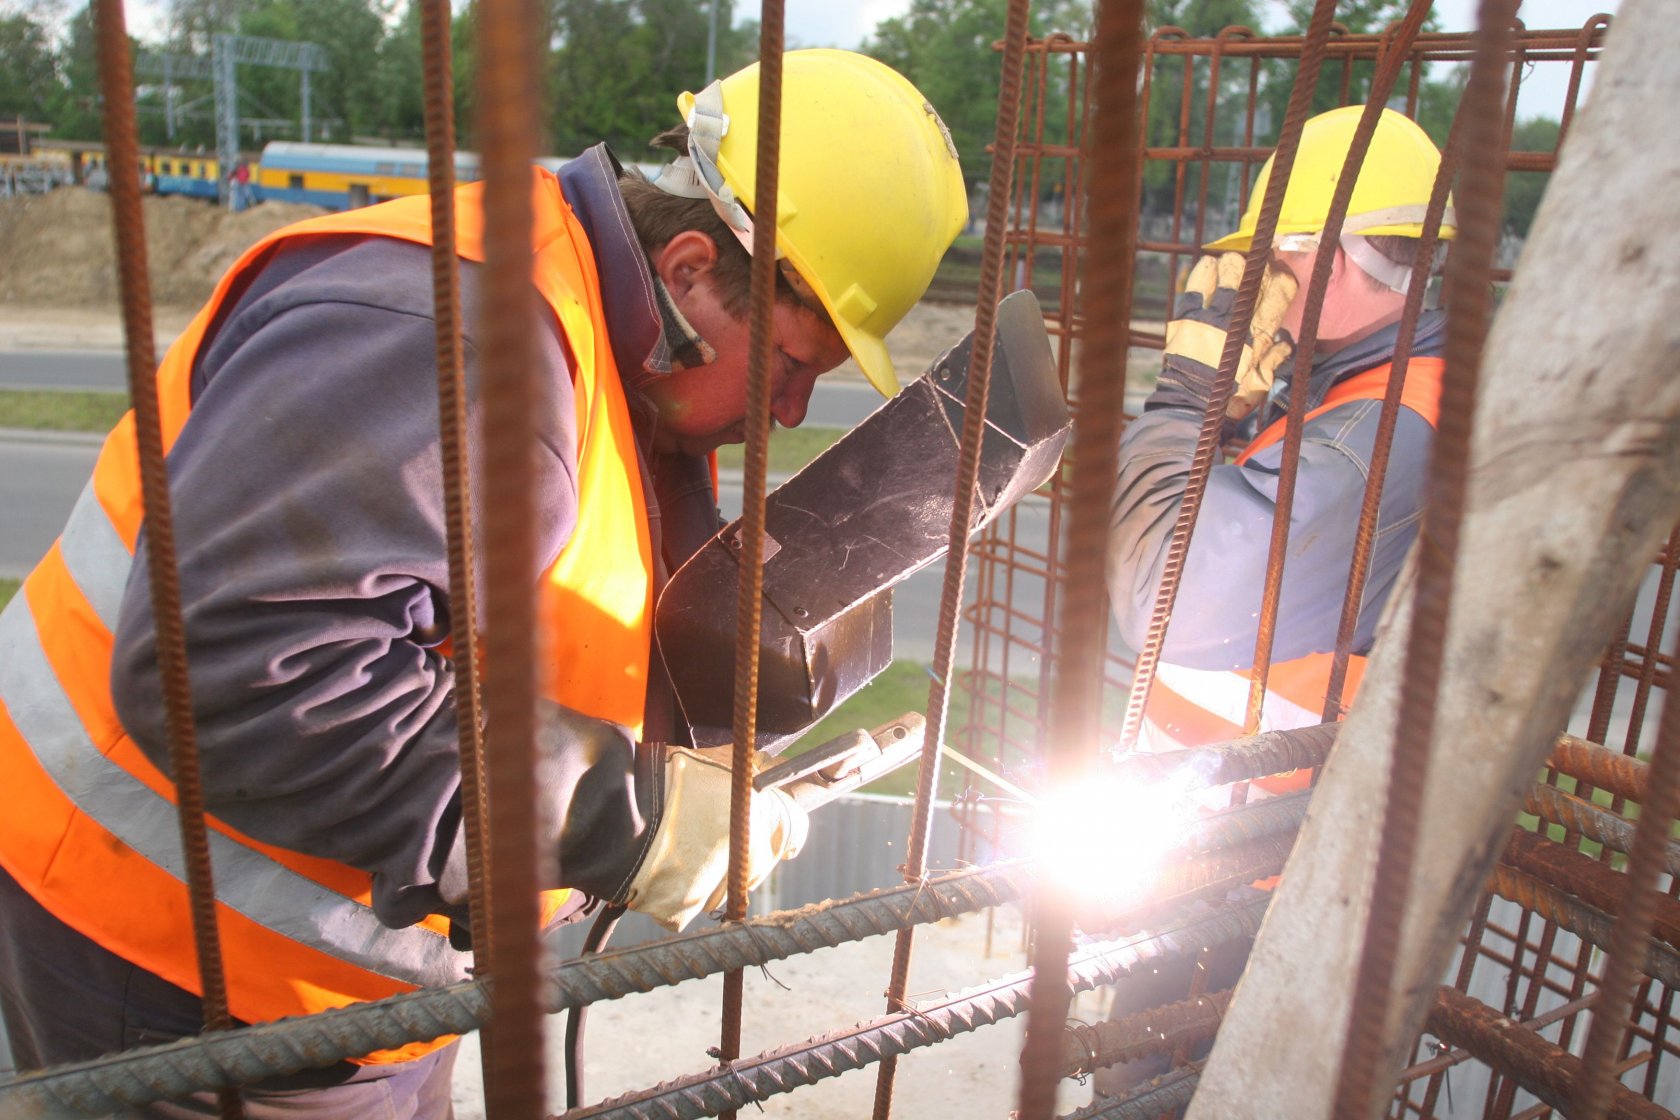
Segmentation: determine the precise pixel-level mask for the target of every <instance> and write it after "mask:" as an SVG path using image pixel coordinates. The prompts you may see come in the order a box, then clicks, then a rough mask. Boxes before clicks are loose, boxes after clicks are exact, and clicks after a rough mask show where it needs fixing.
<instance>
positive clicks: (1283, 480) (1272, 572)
mask: <svg viewBox="0 0 1680 1120" xmlns="http://www.w3.org/2000/svg"><path fill="white" fill-rule="evenodd" d="M1430 4H1431V0H1412V2H1411V6H1410V7H1409V8H1408V9H1407V11H1406V17H1405V19H1403V20H1402V21H1401V23H1400V27H1399V30H1398V31H1397V32H1396V33H1395V36H1394V38H1393V40H1392V41H1385V45H1384V48H1383V51H1382V54H1381V56H1380V57H1381V62H1380V63H1379V64H1378V65H1377V71H1376V73H1375V74H1374V75H1372V77H1371V89H1370V94H1369V96H1368V97H1367V98H1366V101H1365V108H1364V110H1363V111H1362V112H1361V114H1360V117H1359V123H1358V124H1357V125H1355V126H1354V130H1353V136H1352V137H1351V138H1350V139H1349V141H1348V150H1347V155H1346V156H1345V157H1344V158H1343V161H1342V167H1341V170H1340V172H1339V173H1338V175H1337V177H1336V186H1335V189H1334V190H1333V191H1332V192H1331V195H1330V209H1329V212H1328V213H1326V214H1325V215H1324V225H1323V227H1322V228H1321V229H1320V230H1319V251H1318V253H1317V254H1316V255H1315V256H1314V258H1313V266H1312V274H1311V276H1310V277H1309V279H1308V281H1307V294H1306V304H1305V309H1304V310H1303V312H1302V315H1301V332H1300V338H1299V339H1298V340H1297V341H1296V344H1295V358H1294V361H1295V374H1294V376H1293V377H1292V378H1291V379H1290V386H1289V410H1288V418H1287V420H1286V421H1285V423H1284V429H1283V460H1282V462H1281V464H1280V465H1279V470H1278V476H1277V495H1276V497H1275V499H1274V506H1275V508H1274V510H1273V513H1272V540H1271V546H1270V548H1269V550H1268V551H1267V554H1266V580H1265V586H1264V588H1263V589H1262V591H1261V596H1260V617H1259V622H1258V625H1257V626H1256V628H1255V640H1254V660H1253V667H1252V668H1251V669H1250V670H1249V681H1248V714H1247V715H1246V716H1245V717H1244V720H1243V730H1244V732H1245V733H1247V734H1251V735H1252V734H1253V733H1254V732H1256V731H1258V730H1260V726H1261V723H1260V720H1261V714H1262V712H1263V710H1264V708H1265V703H1266V682H1267V680H1268V679H1269V677H1270V674H1271V667H1272V646H1273V643H1274V640H1275V638H1276V636H1277V623H1278V609H1279V604H1280V603H1281V602H1282V599H1283V572H1284V566H1285V561H1286V560H1287V559H1288V555H1289V526H1290V522H1291V519H1292V514H1293V511H1294V508H1295V483H1296V480H1297V479H1298V478H1299V477H1300V467H1301V442H1302V440H1303V438H1304V437H1305V429H1306V421H1307V398H1308V397H1309V396H1310V395H1311V390H1312V380H1313V379H1312V376H1311V374H1312V367H1313V359H1314V358H1315V357H1316V355H1317V352H1318V324H1319V320H1320V318H1321V316H1322V314H1323V312H1324V295H1325V293H1326V292H1327V291H1329V288H1330V272H1331V269H1332V268H1333V267H1334V266H1335V264H1336V261H1337V259H1338V256H1339V254H1338V252H1337V248H1336V247H1338V246H1339V245H1340V244H1341V237H1342V227H1343V225H1344V224H1345V223H1346V220H1347V212H1348V206H1349V204H1350V203H1352V201H1353V189H1354V186H1355V184H1357V183H1358V182H1359V179H1360V169H1361V168H1362V167H1363V166H1364V163H1365V153H1366V152H1367V151H1368V150H1369V149H1370V146H1371V138H1372V137H1374V136H1375V135H1376V132H1377V122H1378V121H1379V120H1380V119H1381V117H1382V113H1383V111H1384V105H1385V104H1386V103H1387V101H1388V96H1389V93H1390V92H1391V91H1392V90H1393V89H1394V82H1395V80H1396V79H1397V78H1399V76H1400V65H1401V63H1402V62H1403V61H1404V59H1405V56H1406V52H1407V51H1408V50H1410V49H1411V45H1412V42H1413V41H1414V40H1415V39H1416V38H1417V34H1418V31H1419V30H1420V29H1421V28H1422V27H1423V21H1424V17H1425V16H1427V15H1428V14H1429V10H1430ZM1385 40H1386V37H1385ZM1351 61H1352V60H1351V59H1347V60H1345V62H1344V68H1343V71H1342V82H1343V85H1344V87H1345V86H1346V84H1347V80H1348V77H1349V72H1348V70H1347V68H1346V63H1347V62H1351ZM1267 248H1268V250H1269V249H1270V246H1267ZM1420 255H1421V254H1420ZM1268 260H1269V253H1268ZM1268 267H1269V265H1268ZM1348 593H1349V594H1352V587H1351V586H1350V587H1349V589H1348ZM1324 718H1325V719H1328V718H1330V717H1329V716H1325V717H1324Z"/></svg>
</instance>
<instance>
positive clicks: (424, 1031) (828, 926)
mask: <svg viewBox="0 0 1680 1120" xmlns="http://www.w3.org/2000/svg"><path fill="white" fill-rule="evenodd" d="M1036 875H1037V870H1036V865H1034V864H1032V863H1009V864H1000V865H997V866H994V867H987V868H976V869H972V870H967V871H957V872H952V873H950V874H947V875H942V876H939V877H938V878H933V879H928V880H926V881H924V882H921V883H906V884H903V885H901V886H897V887H890V888H887V889H885V890H879V891H871V892H869V893H868V894H862V895H858V896H856V897H854V898H850V899H845V900H842V901H837V902H836V901H831V902H821V903H817V904H815V905H812V906H807V907H804V908H802V909H799V910H790V911H785V912H781V913H776V914H768V915H765V916H764V917H762V918H755V919H752V920H750V921H746V922H738V923H730V924H728V925H721V926H716V927H713V928H711V929H706V930H696V931H694V932H691V933H685V934H681V935H678V936H676V937H672V938H667V939H665V940H663V941H658V942H654V943H652V944H649V945H641V946H637V947H635V948H631V949H615V950H611V951H609V952H606V953H602V954H600V955H599V956H593V957H576V958H572V959H569V960H566V961H563V962H561V963H560V964H558V965H553V966H550V967H549V968H548V970H547V971H546V973H545V974H544V975H543V977H542V978H541V981H540V983H538V984H536V985H534V988H535V990H536V991H537V994H538V996H539V998H540V999H541V1002H542V1006H543V1007H544V1009H545V1010H547V1011H549V1012H559V1011H565V1010H567V1009H569V1008H573V1007H582V1006H586V1005H588V1004H593V1003H599V1002H602V1001H604V1000H611V999H618V998H620V997H622V996H626V995H630V994H632V993H635V992H651V991H653V990H655V989H656V988H662V987H669V986H671V985H673V984H678V983H681V982H682V981H684V980H695V979H699V978H701V977H704V976H713V975H717V974H718V973H722V972H726V971H728V970H730V969H741V968H746V967H750V966H753V965H761V964H767V963H769V962H771V961H776V960H784V959H786V958H788V957H792V956H797V955H799V954H801V953H811V952H815V951H816V950H818V949H824V948H831V947H833V946H835V945H843V944H845V943H847V942H851V941H861V940H863V939H864V938H866V937H875V936H879V935H881V934H884V933H888V932H890V931H892V930H896V929H900V928H902V927H903V926H905V925H907V924H923V923H926V922H937V921H941V920H943V919H946V918H953V917H956V916H958V915H961V914H973V913H977V912H979V911H981V910H985V909H988V908H991V907H995V906H1002V905H1004V904H1005V903H1009V902H1015V901H1017V900H1019V899H1022V898H1024V897H1025V896H1026V895H1027V894H1028V892H1029V890H1030V889H1031V888H1032V887H1033V886H1034V884H1035V879H1036ZM1253 921H1254V923H1255V925H1256V928H1258V922H1259V915H1258V914H1256V915H1255V916H1254V918H1253ZM1189 928H1190V929H1192V930H1193V929H1197V928H1204V927H1200V926H1194V927H1189ZM1181 932H1182V931H1181ZM1185 935H1186V936H1189V933H1187V932H1186V933H1185ZM1247 935H1248V936H1252V930H1251V931H1250V932H1249V933H1248V934H1247ZM491 986H492V985H491V982H490V981H489V980H484V979H480V980H473V981H469V982H467V983H462V984H454V985H450V986H449V987H445V988H430V989H424V990H421V991H416V992H408V993H405V994H403V995H400V996H393V997H390V998H388V999H383V1000H376V1001H369V1002H366V1003H358V1004H353V1005H351V1006H349V1007H343V1008H338V1009H335V1010H331V1011H323V1012H319V1013H317V1014H315V1015H310V1016H307V1017H302V1018H295V1019H284V1020H280V1021H278V1022H273V1023H263V1024H260V1025H258V1026H253V1027H242V1028H239V1029H236V1030H231V1031H219V1032H216V1033H214V1034H211V1035H206V1036H203V1037H202V1038H194V1039H182V1040H180V1041H178V1042H173V1043H169V1044H167V1045H163V1046H153V1047H145V1048H141V1049H136V1050H129V1051H125V1052H123V1053H121V1054H115V1055H111V1056H109V1057H105V1058H99V1059H96V1060H93V1061H89V1062H79V1063H75V1064H70V1065H62V1066H57V1067H55V1068H53V1069H50V1070H43V1071H41V1072H38V1073H28V1074H24V1075H23V1076H21V1077H18V1078H16V1079H14V1080H12V1081H7V1082H4V1083H0V1120H53V1118H70V1117H89V1116H103V1115H105V1114H106V1113H110V1112H115V1111H120V1110H122V1109H125V1108H133V1107H137V1106H139V1105H143V1104H145V1103H146V1102H148V1101H152V1100H159V1099H165V1098H173V1097H181V1096H186V1095H188V1094H190V1093H196V1092H200V1091H202V1090H205V1089H213V1088H216V1087H218V1086H222V1085H239V1084H249V1083H251V1082H255V1081H261V1080H263V1079H264V1078H268V1077H273V1076H277V1075H280V1074H286V1073H293V1072H295V1071H297V1070H300V1069H307V1068H309V1067H311V1066H321V1065H330V1064H332V1063H333V1062H336V1061H338V1060H340V1059H341V1058H345V1057H354V1056H357V1055H361V1054H366V1053H368V1052H370V1051H373V1050H385V1049H390V1048H393V1047H397V1046H402V1045H404V1044H406V1043H409V1042H413V1041H415V1040H416V1039H427V1038H436V1037H437V1036H439V1035H444V1034H461V1033H464V1032H466V1031H471V1030H474V1029H476V1028H478V1027H482V1026H483V1025H484V1024H485V1023H486V1022H488V1021H489V1019H490V993H489V989H490V988H491Z"/></svg>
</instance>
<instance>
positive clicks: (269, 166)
mask: <svg viewBox="0 0 1680 1120" xmlns="http://www.w3.org/2000/svg"><path fill="white" fill-rule="evenodd" d="M479 177H480V171H479V161H478V156H477V155H476V154H475V153H473V152H456V153H455V179H456V181H457V182H461V183H468V182H472V181H473V180H475V179H478V178H479ZM252 181H253V182H254V183H255V184H256V188H257V189H256V194H257V197H258V198H259V199H262V200H264V201H279V202H308V203H312V204H314V205H316V206H326V207H329V208H331V209H334V210H346V209H355V208H356V207H359V206H369V205H372V204H373V203H375V202H384V201H385V200H386V199H391V198H401V197H403V196H404V195H411V194H425V193H426V152H425V150H424V149H423V148H363V147H353V146H347V145H343V144H300V143H296V142H293V141H289V140H275V141H272V142H270V143H269V144H268V145H267V146H266V147H265V148H263V154H262V162H261V163H260V164H259V165H258V166H257V168H256V170H255V172H254V174H253V176H252Z"/></svg>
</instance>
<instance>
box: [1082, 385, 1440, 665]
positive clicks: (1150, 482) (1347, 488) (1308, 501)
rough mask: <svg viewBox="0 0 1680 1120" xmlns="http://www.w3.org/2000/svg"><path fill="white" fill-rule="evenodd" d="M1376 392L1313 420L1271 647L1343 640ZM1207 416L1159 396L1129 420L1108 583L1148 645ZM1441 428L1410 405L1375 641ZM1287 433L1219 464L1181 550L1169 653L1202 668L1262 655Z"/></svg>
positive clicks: (1379, 583)
mask: <svg viewBox="0 0 1680 1120" xmlns="http://www.w3.org/2000/svg"><path fill="white" fill-rule="evenodd" d="M1380 409H1381V402H1380V401H1355V402H1351V403H1349V404H1346V405H1343V406H1341V407H1339V408H1336V409H1332V410H1331V411H1329V412H1327V413H1325V414H1324V415H1323V416H1320V417H1318V418H1317V419H1315V420H1313V421H1311V422H1309V423H1308V425H1307V427H1306V430H1305V432H1304V438H1303V440H1302V444H1301V462H1300V471H1299V473H1298V475H1297V477H1296V488H1295V498H1294V505H1293V509H1292V512H1291V516H1290V528H1289V549H1288V555H1287V557H1286V560H1285V564H1284V579H1283V587H1282V591H1281V597H1280V599H1279V603H1278V626H1277V632H1276V638H1275V641H1274V645H1273V651H1272V656H1273V657H1274V659H1278V660H1285V659H1290V658H1295V657H1300V656H1304V655H1306V654H1309V653H1315V652H1325V651H1329V650H1332V649H1334V648H1335V642H1336V631H1337V627H1338V626H1339V624H1340V621H1341V612H1342V599H1343V597H1344V596H1345V594H1346V591H1347V586H1348V573H1349V564H1350V562H1351V559H1352V556H1353V545H1354V538H1355V535H1356V534H1357V532H1358V525H1359V510H1360V506H1361V503H1362V502H1363V501H1364V494H1365V479H1366V476H1367V474H1368V472H1369V466H1370V459H1371V449H1372V446H1373V444H1374V441H1375V435H1376V427H1377V421H1378V416H1379V412H1380ZM1199 425H1200V417H1199V416H1197V415H1195V414H1193V413H1191V412H1189V411H1188V410H1184V409H1173V408H1162V409H1155V410H1151V411H1148V412H1145V413H1144V414H1143V415H1142V416H1140V417H1138V418H1137V419H1136V420H1134V421H1132V422H1131V424H1130V425H1128V427H1127V429H1126V433H1125V436H1124V437H1123V438H1122V440H1121V444H1120V473H1119V482H1118V486H1117V488H1116V491H1115V501H1114V508H1113V510H1112V511H1111V515H1110V521H1109V539H1108V556H1107V571H1108V584H1109V596H1110V600H1111V602H1112V605H1113V608H1114V615H1115V620H1116V622H1117V624H1118V625H1119V628H1120V635H1121V638H1122V639H1123V640H1124V641H1125V642H1126V643H1127V644H1128V645H1129V646H1131V648H1132V649H1134V650H1136V649H1141V648H1142V646H1143V643H1144V640H1145V639H1146V637H1147V635H1148V632H1149V620H1150V616H1151V613H1152V612H1153V610H1154V604H1155V595H1156V591H1157V589H1158V588H1159V586H1160V582H1161V574H1162V571H1163V570H1164V568H1165V566H1166V556H1167V549H1168V545H1169V543H1170V541H1171V538H1172V530H1173V524H1174V522H1175V520H1176V519H1177V517H1178V511H1179V507H1180V506H1181V505H1182V503H1183V498H1184V492H1185V488H1186V486H1187V484H1188V481H1189V477H1190V462H1191V458H1192V456H1193V454H1194V451H1195V446H1196V434H1197V430H1198V428H1199ZM1430 435H1431V430H1430V428H1429V425H1428V423H1427V422H1426V421H1425V420H1423V418H1422V417H1420V416H1418V415H1417V414H1416V413H1414V412H1411V411H1410V410H1406V409H1402V410H1401V413H1400V418H1399V424H1398V426H1397V428H1396V432H1395V440H1394V444H1393V450H1392V452H1391V457H1390V461H1389V470H1388V477H1387V481H1386V483H1385V489H1384V493H1383V503H1382V509H1381V514H1380V517H1379V519H1378V533H1377V539H1376V541H1375V547H1374V549H1373V554H1372V562H1371V573H1370V577H1369V579H1368V581H1367V583H1366V586H1365V591H1364V595H1363V596H1362V600H1361V603H1362V606H1361V612H1360V617H1359V624H1358V628H1357V630H1356V632H1355V639H1354V649H1355V651H1356V652H1363V651H1365V650H1367V649H1368V648H1369V647H1370V645H1371V642H1372V640H1373V638H1374V635H1375V629H1376V625H1377V621H1378V618H1379V616H1380V615H1381V613H1382V607H1383V604H1384V603H1385V602H1386V601H1387V597H1388V594H1389V592H1390V591H1392V589H1393V587H1394V583H1395V581H1396V579H1397V578H1398V576H1399V572H1400V566H1401V563H1402V562H1403V561H1404V559H1405V554H1406V551H1407V549H1408V548H1409V547H1410V545H1411V542H1412V538H1413V537H1414V536H1415V535H1416V531H1417V520H1418V517H1419V511H1420V509H1421V506H1422V497H1423V485H1424V478H1425V475H1426V471H1427V465H1428V452H1429V440H1430ZM1282 454H1283V449H1282V443H1281V441H1280V442H1279V443H1277V444H1274V445H1273V446H1272V447H1270V448H1267V449H1266V450H1265V451H1263V452H1261V453H1259V454H1257V455H1255V456H1254V457H1253V458H1252V459H1251V460H1249V461H1248V462H1247V463H1245V464H1243V465H1242V466H1236V465H1229V464H1227V465H1220V466H1216V467H1214V468H1213V471H1212V472H1211V474H1210V476H1209V479H1208V486H1207V491H1206V494H1205V496H1204V499H1203V504H1202V508H1201V510H1200V512H1199V514H1198V516H1197V520H1196V529H1195V534H1194V536H1193V537H1192V538H1191V545H1190V551H1189V554H1188V555H1187V557H1186V559H1185V566H1184V574H1183V579H1182V582H1181V583H1180V585H1179V590H1178V597H1177V600H1176V603H1175V606H1174V610H1173V617H1172V622H1171V624H1170V625H1169V626H1168V628H1167V636H1166V642H1165V644H1164V646H1163V648H1162V657H1163V658H1164V659H1165V660H1167V661H1169V662H1172V663H1173V664H1178V665H1184V666H1187V667H1190V668H1197V669H1243V668H1247V667H1249V666H1250V665H1252V664H1253V660H1254V646H1255V641H1256V637H1257V633H1258V628H1259V613H1260V605H1261V599H1262V595H1263V593H1264V587H1265V578H1266V560H1267V556H1268V554H1269V552H1270V550H1271V537H1272V523H1273V520H1274V518H1275V514H1276V509H1277V490H1278V479H1279V471H1280V464H1281V462H1282Z"/></svg>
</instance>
